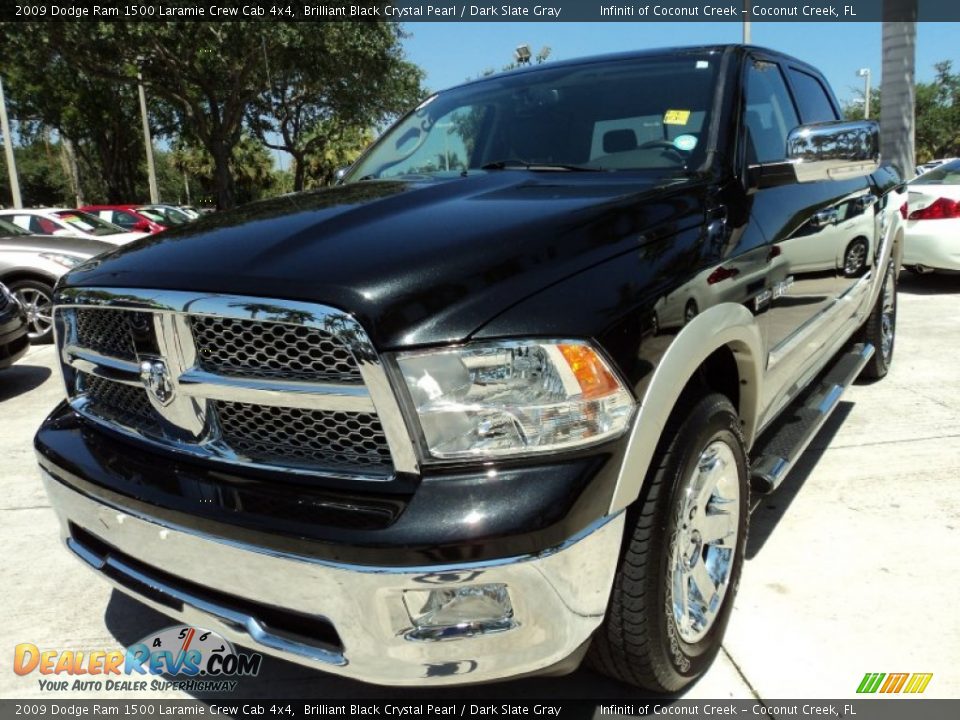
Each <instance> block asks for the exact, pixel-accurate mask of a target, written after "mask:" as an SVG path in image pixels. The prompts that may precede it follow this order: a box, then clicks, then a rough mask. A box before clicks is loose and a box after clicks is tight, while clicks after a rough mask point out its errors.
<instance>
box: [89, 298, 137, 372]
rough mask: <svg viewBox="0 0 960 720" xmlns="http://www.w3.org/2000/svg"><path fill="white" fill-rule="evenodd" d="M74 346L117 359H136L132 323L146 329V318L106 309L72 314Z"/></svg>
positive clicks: (128, 312) (127, 312) (124, 311)
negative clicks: (74, 331)
mask: <svg viewBox="0 0 960 720" xmlns="http://www.w3.org/2000/svg"><path fill="white" fill-rule="evenodd" d="M76 323H77V344H79V345H81V346H82V347H85V348H87V349H88V350H93V351H94V352H98V353H101V354H103V355H107V356H109V357H115V358H118V359H120V360H136V359H137V351H136V349H135V347H134V344H133V332H132V330H133V327H134V325H131V324H132V323H134V324H135V326H136V327H137V328H139V329H140V330H141V331H143V332H146V331H148V330H149V327H150V315H149V313H143V312H131V311H126V310H107V309H99V308H98V309H95V310H94V309H87V308H84V309H80V310H77V313H76Z"/></svg>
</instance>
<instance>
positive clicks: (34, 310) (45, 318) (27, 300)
mask: <svg viewBox="0 0 960 720" xmlns="http://www.w3.org/2000/svg"><path fill="white" fill-rule="evenodd" d="M13 294H14V295H15V296H16V298H17V300H18V301H19V302H20V304H21V305H22V306H23V309H24V310H25V311H26V313H27V328H28V329H27V334H28V336H29V337H30V339H31V340H36V339H37V338H39V337H43V336H44V335H46V334H47V333H48V332H49V331H50V328H52V327H53V298H51V297H50V295H48V294H47V293H45V292H43V291H41V290H37V289H35V288H21V289H19V290H14V292H13Z"/></svg>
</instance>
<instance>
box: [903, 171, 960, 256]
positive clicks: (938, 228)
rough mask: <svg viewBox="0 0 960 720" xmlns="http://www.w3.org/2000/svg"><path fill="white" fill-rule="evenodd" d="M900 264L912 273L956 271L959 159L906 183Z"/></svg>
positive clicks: (959, 249) (959, 242) (959, 237)
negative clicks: (904, 224) (905, 220)
mask: <svg viewBox="0 0 960 720" xmlns="http://www.w3.org/2000/svg"><path fill="white" fill-rule="evenodd" d="M909 190H910V199H909V201H908V210H907V229H906V231H905V234H904V247H903V264H904V266H905V267H907V268H910V269H911V270H913V271H915V272H920V273H925V272H933V271H934V270H948V271H953V272H960V159H958V160H952V161H950V162H947V163H943V164H942V165H939V166H938V167H936V168H934V169H933V170H930V171H928V172H926V173H924V174H923V175H920V176H919V177H916V178H914V179H913V180H911V181H910V183H909Z"/></svg>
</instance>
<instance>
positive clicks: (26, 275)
mask: <svg viewBox="0 0 960 720" xmlns="http://www.w3.org/2000/svg"><path fill="white" fill-rule="evenodd" d="M21 280H32V281H33V282H40V283H44V284H45V285H49V286H50V288H51V289H53V287H54V286H55V285H56V284H57V278H56V277H54V276H53V275H47V274H45V273H43V272H41V271H39V270H20V269H18V270H13V271H11V272H9V273H6V274H5V275H3V276H2V277H0V282H2V283H3V284H4V285H6V286H7V287H9V286H10V285H12V284H13V283H16V282H20V281H21Z"/></svg>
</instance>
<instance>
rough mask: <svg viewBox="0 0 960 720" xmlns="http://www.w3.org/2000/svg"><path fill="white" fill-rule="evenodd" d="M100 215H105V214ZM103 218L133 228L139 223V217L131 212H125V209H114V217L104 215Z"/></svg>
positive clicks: (123, 226)
mask: <svg viewBox="0 0 960 720" xmlns="http://www.w3.org/2000/svg"><path fill="white" fill-rule="evenodd" d="M100 217H103V215H101V216H100ZM103 219H104V220H107V221H109V222H112V223H115V224H116V225H119V226H120V227H122V228H127V229H129V228H132V227H133V226H134V225H136V224H137V219H136V218H135V217H134V216H133V215H131V214H130V213H128V212H124V211H123V210H114V211H113V217H112V218H109V217H103Z"/></svg>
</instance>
